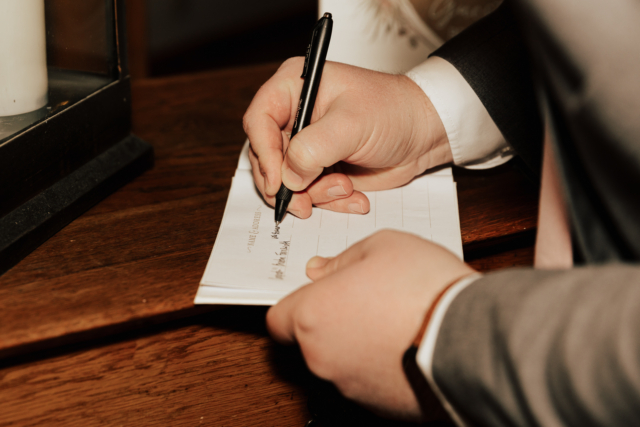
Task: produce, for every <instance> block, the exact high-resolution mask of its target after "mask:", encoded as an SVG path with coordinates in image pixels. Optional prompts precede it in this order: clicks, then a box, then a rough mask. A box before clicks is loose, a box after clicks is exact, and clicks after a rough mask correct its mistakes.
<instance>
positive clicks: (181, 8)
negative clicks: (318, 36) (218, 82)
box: [127, 0, 318, 78]
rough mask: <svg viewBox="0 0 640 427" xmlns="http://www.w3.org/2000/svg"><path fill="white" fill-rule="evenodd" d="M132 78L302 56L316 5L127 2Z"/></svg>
mask: <svg viewBox="0 0 640 427" xmlns="http://www.w3.org/2000/svg"><path fill="white" fill-rule="evenodd" d="M127 13H128V20H129V22H128V24H127V25H128V31H129V56H130V68H131V75H132V77H134V78H140V77H158V76H164V75H170V74H180V73H185V72H193V71H201V70H205V69H214V68H220V67H231V66H239V65H249V64H256V63H262V62H270V61H278V60H284V59H286V58H289V57H291V56H298V55H303V54H304V52H305V50H306V47H307V44H308V43H309V36H310V34H311V28H312V27H313V24H314V23H315V22H316V20H317V13H318V1H317V0H269V1H264V0H235V1H229V0H127Z"/></svg>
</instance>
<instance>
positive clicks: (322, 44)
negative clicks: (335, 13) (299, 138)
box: [291, 17, 333, 138]
mask: <svg viewBox="0 0 640 427" xmlns="http://www.w3.org/2000/svg"><path fill="white" fill-rule="evenodd" d="M332 30H333V20H332V19H331V18H330V17H329V18H326V17H325V18H322V19H321V20H320V21H319V22H318V25H317V26H316V28H314V32H313V36H312V38H311V45H310V46H309V51H308V53H307V58H306V61H305V67H304V70H303V73H302V75H303V77H304V83H303V84H302V92H301V94H300V101H299V102H298V109H297V111H296V120H295V122H294V123H293V129H292V131H291V138H293V137H294V136H295V135H296V134H297V133H298V132H300V131H301V130H302V129H304V128H305V127H307V126H308V125H309V123H310V122H311V115H312V114H313V107H314V105H315V103H316V97H317V95H318V88H319V87H320V80H321V78H322V71H323V69H324V63H325V61H326V59H327V52H328V51H329V42H330V40H331V32H332Z"/></svg>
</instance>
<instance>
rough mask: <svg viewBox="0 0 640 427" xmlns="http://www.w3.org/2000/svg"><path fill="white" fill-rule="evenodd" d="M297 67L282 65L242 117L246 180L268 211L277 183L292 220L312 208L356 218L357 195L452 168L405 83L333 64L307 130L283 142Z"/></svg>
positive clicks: (294, 100)
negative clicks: (286, 193)
mask: <svg viewBox="0 0 640 427" xmlns="http://www.w3.org/2000/svg"><path fill="white" fill-rule="evenodd" d="M303 63H304V58H302V57H299V58H291V59H289V60H287V61H285V62H284V64H282V66H281V67H280V69H278V71H277V72H276V74H275V75H274V76H273V77H271V79H269V80H268V81H267V82H266V83H265V84H264V85H263V86H262V87H261V88H260V90H259V91H258V93H257V94H256V95H255V97H254V99H253V101H252V102H251V105H250V106H249V108H248V109H247V112H246V113H245V115H244V129H245V132H246V133H247V136H248V137H249V140H250V141H251V150H250V153H249V158H250V160H251V164H252V166H253V175H254V180H255V183H256V186H257V187H258V189H259V190H260V192H261V193H262V196H263V197H264V198H265V200H266V201H267V202H268V203H270V204H271V205H274V203H275V194H276V193H277V192H278V189H279V188H280V184H281V183H284V184H285V185H286V186H287V187H288V188H289V189H291V190H293V191H296V192H297V193H296V194H295V195H294V196H293V198H292V200H291V203H290V204H289V208H288V210H289V211H290V212H292V213H293V214H294V215H296V216H298V217H300V218H307V217H309V216H310V215H311V207H312V206H318V207H320V208H325V209H329V210H333V211H337V212H350V213H362V214H364V213H367V212H368V211H369V200H368V199H367V197H366V196H365V195H364V194H362V193H361V192H360V191H368V190H384V189H389V188H395V187H398V186H401V185H403V184H406V183H407V182H409V181H410V180H411V179H413V178H414V177H415V176H417V175H419V174H421V173H422V172H424V171H425V170H427V169H430V168H432V167H435V166H439V165H441V164H445V163H448V162H451V161H452V159H453V156H452V154H451V148H450V147H449V141H448V139H447V135H446V132H445V129H444V126H443V124H442V121H441V120H440V117H439V116H438V113H437V112H436V110H435V108H434V107H433V105H432V104H431V101H429V98H428V97H427V96H426V95H425V94H424V92H423V91H422V89H420V87H419V86H418V85H416V84H415V83H414V82H413V81H412V80H411V79H409V78H408V77H406V76H403V75H392V74H384V73H379V72H375V71H370V70H367V69H363V68H358V67H354V66H350V65H346V64H341V63H336V62H327V63H326V64H325V67H324V73H323V76H322V81H321V83H320V88H319V90H318V96H317V99H316V104H315V108H314V110H313V115H312V118H311V124H310V125H309V126H307V127H306V128H304V129H303V130H302V131H300V132H299V133H298V134H297V135H296V136H295V138H294V139H293V140H292V141H291V142H289V137H288V135H290V133H291V129H292V128H293V122H294V120H295V115H296V109H297V106H298V101H299V99H300V92H301V91H302V83H303V80H302V79H301V78H300V73H301V72H302V66H303ZM285 152H286V157H284V156H283V153H285ZM283 157H284V158H283ZM323 172H324V173H323Z"/></svg>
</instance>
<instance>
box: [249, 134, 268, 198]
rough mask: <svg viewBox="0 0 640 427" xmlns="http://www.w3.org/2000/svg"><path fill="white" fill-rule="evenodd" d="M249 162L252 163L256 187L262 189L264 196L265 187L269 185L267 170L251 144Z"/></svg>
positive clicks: (263, 195)
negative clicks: (262, 165) (261, 164)
mask: <svg viewBox="0 0 640 427" xmlns="http://www.w3.org/2000/svg"><path fill="white" fill-rule="evenodd" d="M249 163H251V172H252V173H253V182H255V184H256V187H258V190H260V193H261V194H262V197H263V198H264V197H265V192H264V189H265V187H266V185H267V178H266V172H265V171H264V170H263V169H262V167H261V166H260V162H259V161H258V157H257V156H256V153H255V152H254V151H253V148H251V146H249Z"/></svg>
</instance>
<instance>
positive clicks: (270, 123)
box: [243, 73, 294, 195]
mask: <svg viewBox="0 0 640 427" xmlns="http://www.w3.org/2000/svg"><path fill="white" fill-rule="evenodd" d="M293 95H294V94H292V92H291V86H290V84H289V81H288V80H287V79H286V78H283V77H282V76H280V75H279V73H276V75H275V76H274V77H272V78H271V79H270V80H269V81H268V82H267V83H265V84H264V85H263V86H262V87H261V88H260V90H259V91H258V92H257V93H256V96H255V97H254V98H253V101H252V102H251V105H249V108H248V109H247V112H246V113H245V115H244V118H243V126H244V131H245V133H246V134H247V137H248V138H249V141H250V142H251V147H252V148H253V150H254V153H255V155H256V157H257V158H258V160H259V162H260V165H261V166H262V169H263V170H264V172H265V174H266V182H267V185H266V188H265V190H266V193H267V194H269V195H274V194H275V193H276V192H277V191H278V188H279V186H280V167H281V165H282V158H283V136H282V129H284V128H285V127H287V125H288V124H289V122H290V120H291V115H292V110H291V109H292V108H293V107H292V105H293V102H292V97H293Z"/></svg>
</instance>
